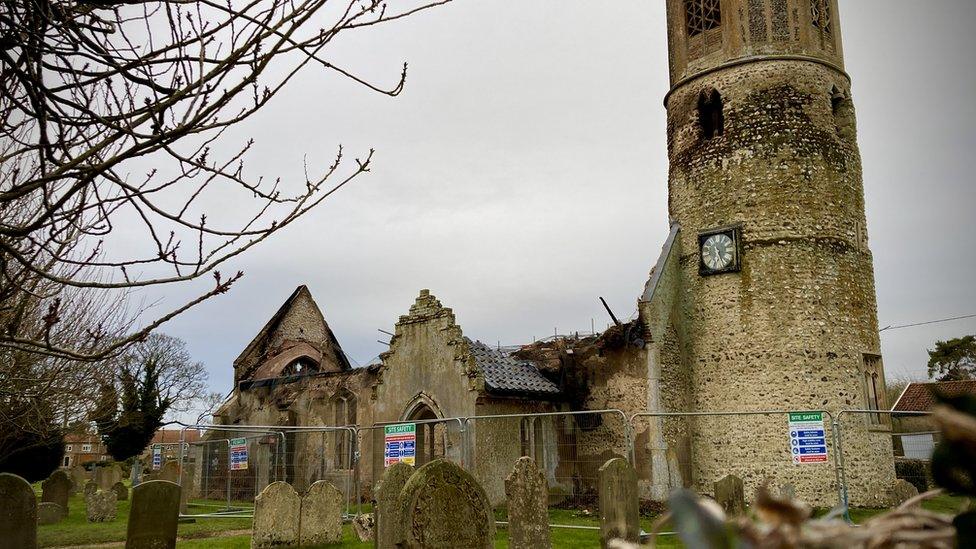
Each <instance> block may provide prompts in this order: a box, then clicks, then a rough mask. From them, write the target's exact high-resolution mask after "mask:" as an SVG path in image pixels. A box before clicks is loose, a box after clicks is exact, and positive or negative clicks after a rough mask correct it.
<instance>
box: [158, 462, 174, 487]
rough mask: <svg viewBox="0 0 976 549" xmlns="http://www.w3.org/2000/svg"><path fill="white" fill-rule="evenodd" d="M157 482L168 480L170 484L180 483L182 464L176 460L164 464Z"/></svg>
mask: <svg viewBox="0 0 976 549" xmlns="http://www.w3.org/2000/svg"><path fill="white" fill-rule="evenodd" d="M155 478H156V480H168V481H170V482H175V483H176V484H179V483H180V462H178V461H176V460H173V459H171V460H169V461H167V462H166V463H164V464H163V466H162V467H161V468H160V469H159V473H158V474H156V477H155Z"/></svg>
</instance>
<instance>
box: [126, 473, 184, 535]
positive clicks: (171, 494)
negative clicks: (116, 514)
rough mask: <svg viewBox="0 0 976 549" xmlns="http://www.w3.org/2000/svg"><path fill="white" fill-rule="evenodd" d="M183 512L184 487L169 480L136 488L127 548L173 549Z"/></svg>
mask: <svg viewBox="0 0 976 549" xmlns="http://www.w3.org/2000/svg"><path fill="white" fill-rule="evenodd" d="M179 515H180V487H179V485H178V484H176V483H174V482H170V481H168V480H152V481H148V482H142V483H140V484H139V486H136V487H135V488H133V489H132V508H131V510H130V511H129V524H128V525H127V526H126V538H125V547H126V549H173V548H175V547H176V525H177V522H178V520H179Z"/></svg>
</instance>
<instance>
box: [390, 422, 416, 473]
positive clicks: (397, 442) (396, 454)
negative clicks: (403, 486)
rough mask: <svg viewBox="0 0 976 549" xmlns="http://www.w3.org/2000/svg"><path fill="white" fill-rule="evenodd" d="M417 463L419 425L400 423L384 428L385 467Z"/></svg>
mask: <svg viewBox="0 0 976 549" xmlns="http://www.w3.org/2000/svg"><path fill="white" fill-rule="evenodd" d="M416 461H417V424H416V423H400V424H398V425H387V426H386V427H384V428H383V466H384V467H389V466H391V465H393V464H394V463H406V464H407V465H415V464H416Z"/></svg>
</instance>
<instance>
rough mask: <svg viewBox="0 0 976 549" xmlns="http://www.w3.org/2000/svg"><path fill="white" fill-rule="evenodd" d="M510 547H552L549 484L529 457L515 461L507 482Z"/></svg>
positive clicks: (524, 548)
mask: <svg viewBox="0 0 976 549" xmlns="http://www.w3.org/2000/svg"><path fill="white" fill-rule="evenodd" d="M505 495H506V496H507V498H508V545H509V547H512V549H531V548H533V547H542V548H548V547H552V540H551V539H550V535H549V509H548V507H549V483H548V482H546V477H545V475H543V474H542V471H540V470H539V468H538V467H537V466H536V464H535V460H534V459H532V458H530V457H521V458H519V459H518V460H516V461H515V467H514V468H513V469H512V474H510V475H508V478H506V479H505Z"/></svg>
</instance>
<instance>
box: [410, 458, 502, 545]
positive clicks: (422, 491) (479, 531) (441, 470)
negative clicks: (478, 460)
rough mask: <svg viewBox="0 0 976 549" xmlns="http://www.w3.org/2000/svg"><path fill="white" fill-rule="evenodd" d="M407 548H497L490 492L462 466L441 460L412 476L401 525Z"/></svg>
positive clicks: (432, 462)
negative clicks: (495, 545)
mask: <svg viewBox="0 0 976 549" xmlns="http://www.w3.org/2000/svg"><path fill="white" fill-rule="evenodd" d="M395 535H396V538H397V543H399V544H401V547H407V548H421V547H464V548H467V549H475V548H486V549H490V548H492V547H493V546H494V539H495V517H494V515H493V514H492V510H491V503H490V502H489V501H488V495H487V494H486V493H485V489H484V488H482V487H481V485H480V484H478V481H477V480H475V478H474V477H473V476H471V474H470V473H468V472H467V471H465V470H464V469H462V468H461V467H459V466H458V465H456V464H454V463H452V462H450V461H447V460H444V459H436V460H434V461H431V462H430V463H427V464H426V465H424V466H423V467H421V468H419V469H417V471H416V472H415V473H414V474H413V475H411V476H410V478H409V479H408V480H407V483H406V484H405V485H404V486H403V490H402V491H401V492H400V497H399V502H398V505H397V522H396V533H395Z"/></svg>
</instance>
